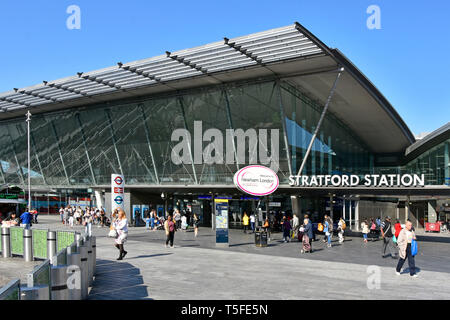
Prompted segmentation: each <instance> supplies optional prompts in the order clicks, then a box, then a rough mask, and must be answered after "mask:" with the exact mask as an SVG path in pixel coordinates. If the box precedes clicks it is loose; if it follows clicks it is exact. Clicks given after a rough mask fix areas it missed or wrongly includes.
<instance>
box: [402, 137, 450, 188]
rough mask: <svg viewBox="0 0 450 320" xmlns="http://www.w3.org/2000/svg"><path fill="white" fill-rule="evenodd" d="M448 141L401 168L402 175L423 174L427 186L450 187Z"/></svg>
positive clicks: (449, 144) (449, 143)
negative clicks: (444, 185)
mask: <svg viewBox="0 0 450 320" xmlns="http://www.w3.org/2000/svg"><path fill="white" fill-rule="evenodd" d="M449 146H450V139H447V141H444V142H442V143H440V144H438V145H437V146H435V147H433V148H431V149H430V150H428V151H426V152H424V153H422V154H421V155H420V156H418V157H416V158H415V159H414V160H412V161H410V162H409V163H408V164H407V165H405V166H404V167H403V168H402V173H416V174H424V175H425V181H426V184H428V185H443V184H446V185H450V153H449Z"/></svg>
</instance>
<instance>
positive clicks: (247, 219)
mask: <svg viewBox="0 0 450 320" xmlns="http://www.w3.org/2000/svg"><path fill="white" fill-rule="evenodd" d="M248 222H249V218H248V215H247V212H245V211H244V216H243V217H242V223H243V225H244V233H247V230H248Z"/></svg>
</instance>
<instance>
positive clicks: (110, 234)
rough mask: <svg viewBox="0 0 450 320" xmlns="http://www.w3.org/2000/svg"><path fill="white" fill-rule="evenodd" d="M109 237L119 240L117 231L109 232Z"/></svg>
mask: <svg viewBox="0 0 450 320" xmlns="http://www.w3.org/2000/svg"><path fill="white" fill-rule="evenodd" d="M108 237H109V238H117V231H116V229H111V230H109V232H108Z"/></svg>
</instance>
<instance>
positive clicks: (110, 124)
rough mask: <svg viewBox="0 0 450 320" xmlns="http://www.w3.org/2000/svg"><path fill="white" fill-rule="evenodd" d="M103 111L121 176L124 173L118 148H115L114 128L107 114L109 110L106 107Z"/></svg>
mask: <svg viewBox="0 0 450 320" xmlns="http://www.w3.org/2000/svg"><path fill="white" fill-rule="evenodd" d="M105 113H106V117H107V118H108V122H109V129H110V130H111V139H112V142H113V145H114V150H115V152H116V157H117V162H118V163H119V170H120V174H121V175H122V176H123V175H124V174H123V170H122V163H121V162H120V157H119V150H118V149H117V144H116V136H115V134H114V129H113V124H112V119H111V115H110V114H109V110H108V109H105Z"/></svg>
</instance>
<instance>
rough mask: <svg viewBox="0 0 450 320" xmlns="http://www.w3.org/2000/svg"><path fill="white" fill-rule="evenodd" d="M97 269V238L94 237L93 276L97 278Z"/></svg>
mask: <svg viewBox="0 0 450 320" xmlns="http://www.w3.org/2000/svg"><path fill="white" fill-rule="evenodd" d="M96 267H97V238H96V237H92V275H93V276H95V270H96Z"/></svg>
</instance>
